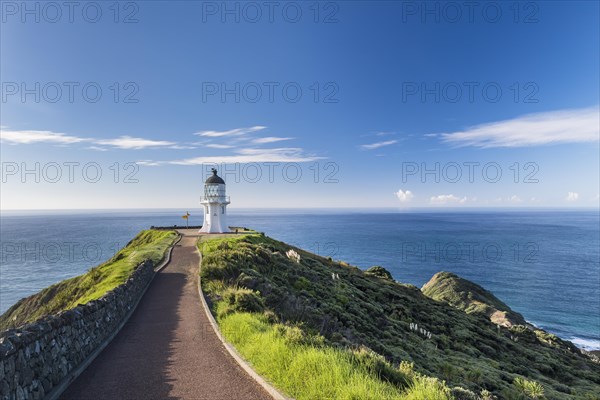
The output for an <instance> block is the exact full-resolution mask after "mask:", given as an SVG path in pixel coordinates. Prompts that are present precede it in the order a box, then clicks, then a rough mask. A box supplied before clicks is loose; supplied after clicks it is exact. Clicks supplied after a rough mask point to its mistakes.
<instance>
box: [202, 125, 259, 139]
mask: <svg viewBox="0 0 600 400" xmlns="http://www.w3.org/2000/svg"><path fill="white" fill-rule="evenodd" d="M265 128H266V126H260V125H257V126H252V127H250V128H236V129H230V130H228V131H201V132H196V133H194V135H197V136H204V137H223V136H242V135H246V134H248V133H253V132H258V131H261V130H263V129H265Z"/></svg>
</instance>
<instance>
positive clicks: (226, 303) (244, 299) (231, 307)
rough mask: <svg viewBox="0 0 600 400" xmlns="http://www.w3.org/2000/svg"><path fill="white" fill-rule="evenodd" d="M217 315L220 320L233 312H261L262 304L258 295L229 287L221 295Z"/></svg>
mask: <svg viewBox="0 0 600 400" xmlns="http://www.w3.org/2000/svg"><path fill="white" fill-rule="evenodd" d="M222 300H223V301H222V302H220V303H219V305H218V309H217V315H218V316H219V317H220V318H222V317H224V316H226V315H229V314H231V313H234V312H263V311H264V304H263V301H262V299H261V297H260V295H259V294H258V293H257V292H255V291H252V290H250V289H244V288H237V287H229V288H227V289H225V291H224V292H223V294H222Z"/></svg>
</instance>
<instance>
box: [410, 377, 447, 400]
mask: <svg viewBox="0 0 600 400" xmlns="http://www.w3.org/2000/svg"><path fill="white" fill-rule="evenodd" d="M404 399H405V400H452V395H451V393H450V389H448V387H447V386H446V385H445V383H444V382H443V381H440V380H439V379H436V378H431V377H426V376H416V377H415V379H414V380H413V382H412V384H411V385H410V386H409V388H408V390H407V391H406V393H405V397H404Z"/></svg>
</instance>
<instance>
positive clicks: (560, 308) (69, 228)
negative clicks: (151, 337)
mask: <svg viewBox="0 0 600 400" xmlns="http://www.w3.org/2000/svg"><path fill="white" fill-rule="evenodd" d="M190 211H191V213H192V216H191V218H190V224H193V225H201V223H202V221H201V215H202V213H201V212H198V211H196V210H190ZM181 215H182V212H181V211H172V210H158V211H143V212H141V211H85V212H84V211H73V212H67V211H61V212H50V211H46V212H44V211H37V212H4V213H3V214H2V216H1V220H0V222H1V224H0V240H1V254H0V257H1V267H0V312H4V311H6V310H7V309H8V308H9V307H10V306H11V305H13V304H14V303H15V302H16V301H17V300H19V299H20V298H22V297H25V296H28V295H31V294H33V293H35V292H37V291H39V290H40V289H42V288H44V287H46V286H48V285H50V284H53V283H56V282H58V281H60V280H63V279H66V278H69V277H73V276H76V275H79V274H81V273H83V272H85V271H87V270H88V269H89V268H90V267H93V266H95V265H97V264H99V263H101V262H102V261H104V260H106V259H108V258H110V257H111V256H112V255H113V254H114V253H115V252H116V251H117V250H118V249H119V248H121V247H123V246H125V245H126V244H127V242H128V241H129V240H130V239H131V238H132V237H133V236H134V235H135V234H136V233H137V232H138V231H140V230H141V229H145V228H148V227H150V226H151V225H154V226H172V225H174V224H182V223H183V222H184V220H183V219H182V218H181ZM195 219H196V220H195ZM229 224H230V225H234V226H245V227H249V228H253V229H256V230H258V231H262V232H265V233H266V234H267V235H269V236H272V237H274V238H276V239H279V240H282V241H285V242H288V243H290V244H293V245H296V246H298V247H302V248H304V249H307V250H309V251H312V252H315V253H318V254H320V255H323V256H326V257H332V258H334V259H337V260H344V261H347V262H349V263H350V264H353V265H357V266H359V267H360V268H368V267H370V266H373V265H382V266H384V267H386V268H387V269H389V270H390V272H391V273H392V274H393V275H394V278H395V279H397V280H399V281H402V282H406V283H412V284H414V285H416V286H418V287H421V286H422V285H423V284H424V283H426V282H427V281H428V280H429V279H430V278H431V276H432V275H433V274H435V273H436V272H438V271H442V270H444V271H452V272H455V273H457V274H459V275H460V276H462V277H464V278H467V279H469V280H472V281H474V282H476V283H478V284H480V285H482V286H483V287H485V288H486V289H489V290H491V291H492V292H493V293H494V294H495V295H496V296H497V297H499V298H500V299H501V300H502V301H504V302H505V303H507V304H508V305H509V306H510V307H512V308H513V309H514V310H516V311H518V312H520V313H522V314H523V315H524V316H525V318H526V319H527V320H528V321H530V322H531V323H533V324H535V325H537V326H539V327H541V328H543V329H546V330H548V331H550V332H552V333H555V334H557V335H558V336H560V337H562V338H565V339H568V340H572V341H573V342H574V343H575V344H577V345H578V346H579V347H582V348H586V349H600V218H599V213H598V211H568V212H567V211H535V212H532V211H506V212H490V211H470V212H399V211H396V210H390V211H385V212H383V211H382V212H377V213H372V212H365V211H360V210H355V211H331V210H276V211H265V210H243V209H237V210H236V209H232V210H230V215H229Z"/></svg>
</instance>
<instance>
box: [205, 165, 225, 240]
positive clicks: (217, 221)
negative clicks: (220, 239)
mask: <svg viewBox="0 0 600 400" xmlns="http://www.w3.org/2000/svg"><path fill="white" fill-rule="evenodd" d="M212 173H213V174H212V175H211V176H209V177H208V179H207V180H206V182H204V196H202V197H200V204H202V206H203V207H204V224H202V228H200V232H202V233H225V232H230V230H229V227H228V226H227V205H228V204H229V196H227V195H226V192H225V181H224V180H223V179H222V178H221V177H220V176H218V175H217V170H216V169H214V168H212Z"/></svg>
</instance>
